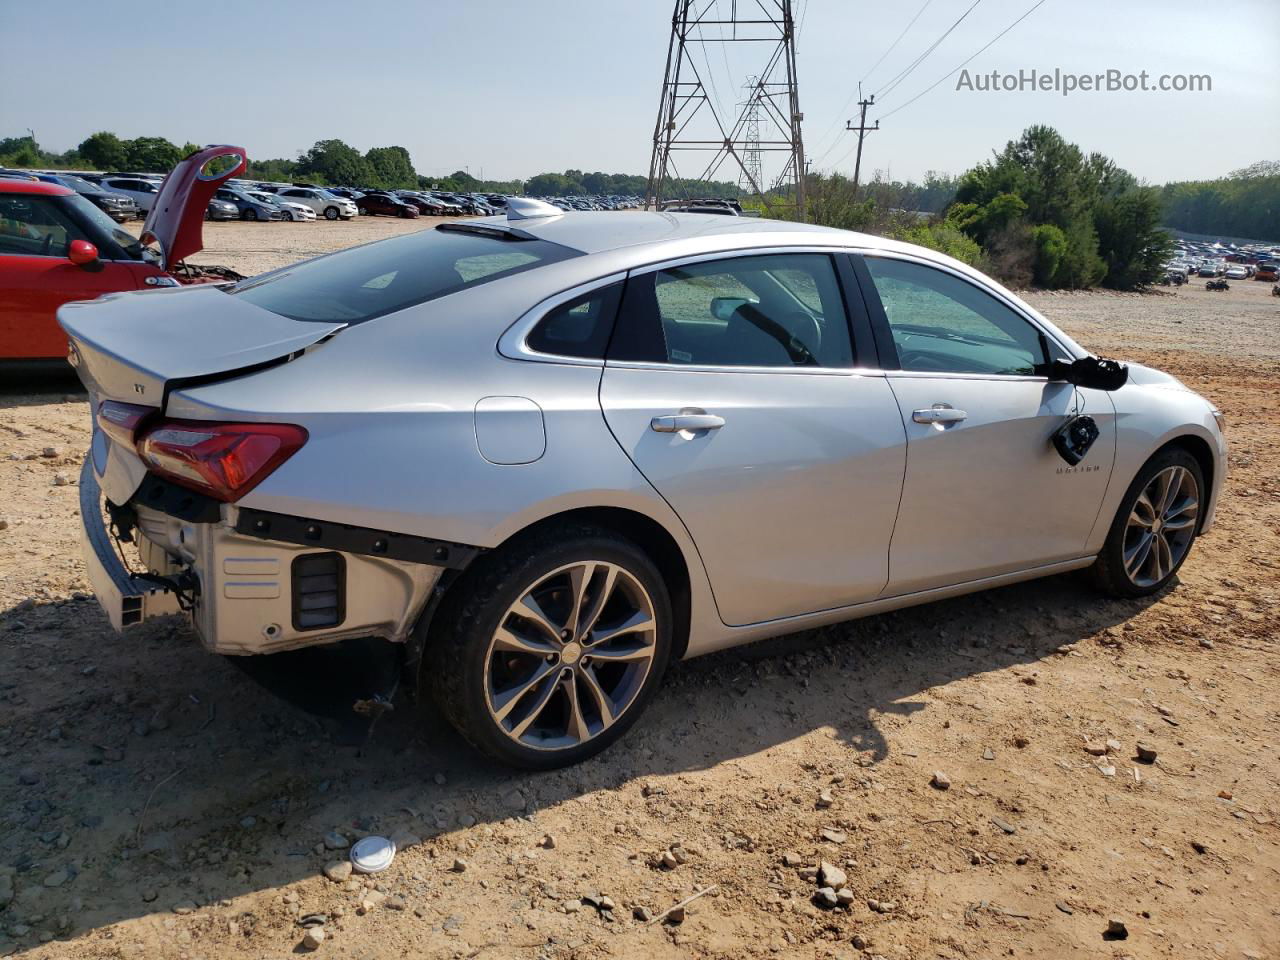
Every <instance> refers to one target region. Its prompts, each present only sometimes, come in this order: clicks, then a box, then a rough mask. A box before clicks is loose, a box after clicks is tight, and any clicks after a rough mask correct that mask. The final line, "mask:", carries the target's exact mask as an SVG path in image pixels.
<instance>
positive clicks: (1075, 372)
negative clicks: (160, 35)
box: [1044, 356, 1129, 390]
mask: <svg viewBox="0 0 1280 960" xmlns="http://www.w3.org/2000/svg"><path fill="white" fill-rule="evenodd" d="M1044 372H1045V374H1046V375H1047V376H1048V378H1049V379H1050V380H1058V381H1065V382H1066V383H1070V384H1074V385H1075V386H1077V387H1088V388H1090V389H1092V390H1119V389H1120V388H1121V387H1123V386H1124V385H1125V384H1126V383H1128V382H1129V368H1128V367H1126V366H1125V365H1124V364H1123V363H1121V362H1120V361H1118V360H1108V359H1106V358H1105V357H1093V356H1089V357H1080V358H1079V359H1078V360H1073V361H1071V362H1070V363H1068V362H1067V361H1065V360H1054V361H1053V362H1051V363H1048V364H1046V365H1045V371H1044Z"/></svg>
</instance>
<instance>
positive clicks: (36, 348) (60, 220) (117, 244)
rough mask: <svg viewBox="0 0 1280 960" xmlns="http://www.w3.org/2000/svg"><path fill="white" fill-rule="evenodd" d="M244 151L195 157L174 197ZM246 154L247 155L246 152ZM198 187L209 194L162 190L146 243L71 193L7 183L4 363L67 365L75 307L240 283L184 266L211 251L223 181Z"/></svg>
mask: <svg viewBox="0 0 1280 960" xmlns="http://www.w3.org/2000/svg"><path fill="white" fill-rule="evenodd" d="M236 150H238V148H234V147H220V148H216V149H215V151H214V152H209V151H205V152H203V153H199V154H194V155H193V156H192V157H188V158H187V159H186V160H184V161H182V163H180V164H179V165H178V167H177V168H176V169H175V171H174V173H173V174H171V175H170V179H171V180H172V181H173V190H174V191H177V190H178V188H179V186H182V185H183V184H184V183H185V179H186V178H187V177H189V176H190V177H194V176H195V174H193V173H192V172H191V170H192V167H193V165H195V169H196V170H199V169H200V168H199V166H198V164H202V163H204V162H205V160H206V159H209V158H212V157H215V156H226V155H227V154H228V153H229V152H233V151H236ZM237 156H238V157H240V158H243V151H240V152H239V153H238V154H237ZM202 158H203V159H202ZM174 178H176V179H174ZM198 183H199V189H195V188H191V187H187V186H183V189H182V196H181V198H178V199H176V200H175V199H174V198H173V196H172V194H167V193H166V192H165V190H164V189H162V190H160V191H158V192H157V194H156V196H157V198H158V199H157V203H158V205H157V206H155V207H153V209H152V211H151V213H149V214H148V215H147V220H146V222H145V223H144V224H143V228H142V240H139V239H138V238H137V237H134V236H133V235H132V234H131V233H129V232H127V231H125V230H122V229H120V228H119V227H118V226H116V224H115V223H114V222H113V221H112V220H111V219H110V218H109V217H108V215H107V214H106V213H104V212H103V211H102V210H101V209H100V208H98V207H96V206H94V205H93V204H92V203H91V202H89V200H87V199H86V198H85V197H84V196H83V195H81V194H78V193H76V192H75V191H73V190H72V189H70V188H69V187H65V186H62V185H60V184H53V183H44V182H41V181H36V180H9V179H0V360H5V361H17V362H20V363H29V362H30V361H35V360H62V359H63V358H65V357H66V356H67V339H66V337H65V336H64V335H63V333H62V331H61V330H60V329H59V328H58V325H57V322H56V319H55V311H56V310H57V308H58V307H60V306H62V305H63V304H64V303H67V302H69V301H73V300H92V299H93V298H95V297H98V296H101V295H103V294H107V293H115V292H118V291H122V290H146V289H150V288H155V287H166V286H168V287H176V286H179V285H180V284H192V283H204V282H207V281H209V280H211V279H217V280H225V279H228V278H238V277H239V274H236V273H232V272H230V271H226V270H221V269H218V270H211V269H208V268H195V267H186V266H185V265H182V264H181V261H182V260H183V259H184V258H186V257H188V256H190V255H191V254H193V253H196V252H197V251H199V250H200V248H201V246H202V238H201V226H202V218H203V217H204V216H205V215H206V212H207V210H208V206H209V204H210V203H212V202H213V201H212V200H211V194H212V192H213V190H214V189H215V188H216V186H217V183H218V181H217V179H216V178H215V179H206V180H200V181H198ZM152 245H153V246H154V247H155V249H152Z"/></svg>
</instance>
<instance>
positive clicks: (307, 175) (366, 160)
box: [0, 130, 739, 197]
mask: <svg viewBox="0 0 1280 960" xmlns="http://www.w3.org/2000/svg"><path fill="white" fill-rule="evenodd" d="M199 149H200V147H199V146H198V145H197V144H194V143H188V144H185V145H183V146H181V147H179V146H178V145H177V144H174V143H171V142H170V141H168V140H166V139H165V138H163V137H138V138H136V139H133V140H126V139H122V138H121V137H118V136H116V134H114V133H111V132H110V131H105V130H103V131H99V132H97V133H94V134H92V135H90V136H89V137H86V138H85V139H84V140H83V141H82V142H81V143H80V145H79V146H77V147H76V148H75V149H72V150H68V151H66V152H65V153H53V152H50V151H46V150H42V149H41V148H40V146H39V144H37V143H36V142H35V140H34V139H33V138H32V137H30V136H27V137H9V138H4V139H0V166H12V167H52V168H56V169H60V170H104V171H120V170H133V171H138V172H149V173H167V172H168V171H169V170H171V169H173V167H174V165H175V164H177V162H178V161H179V160H181V159H182V158H183V157H185V156H186V155H187V154H189V153H192V152H193V151H196V150H199ZM246 176H248V177H249V178H250V179H254V180H266V181H280V182H285V183H290V182H294V181H306V182H308V183H320V184H328V185H332V186H339V185H344V186H354V187H374V188H380V189H383V190H394V189H407V190H413V189H429V188H432V187H437V188H439V189H441V190H456V191H461V192H486V193H525V194H528V195H530V196H535V197H550V196H573V195H583V194H590V195H598V194H604V195H614V194H618V195H627V196H632V195H634V196H643V195H644V192H645V185H646V180H645V177H643V176H641V175H640V174H628V173H603V172H600V171H595V172H591V173H586V172H584V171H582V170H565V171H564V172H563V173H552V172H547V173H539V174H537V175H535V176H533V177H530V178H529V179H528V180H526V181H523V182H521V181H519V180H480V179H477V178H476V177H473V176H471V174H469V173H467V172H466V171H465V170H458V171H455V172H454V173H452V174H450V175H449V176H447V177H428V176H424V175H422V174H419V173H418V172H417V171H416V170H415V169H414V166H413V158H412V157H411V156H410V155H409V151H408V150H407V149H405V148H404V147H401V146H386V147H371V148H370V149H369V150H367V151H365V152H364V153H361V152H360V151H359V150H357V149H356V148H355V147H353V146H351V145H350V144H348V143H346V142H344V141H342V140H339V139H331V140H317V141H316V142H315V143H314V144H313V145H312V146H311V147H310V148H309V149H307V150H303V151H300V152H299V154H298V156H297V158H296V159H293V160H290V159H286V158H284V157H275V158H271V159H266V160H255V159H254V158H253V157H252V156H251V157H250V158H249V168H248V171H247V173H246ZM664 193H665V195H667V196H672V197H678V196H694V197H736V196H738V194H739V190H738V188H737V186H736V185H735V184H733V183H721V182H710V181H701V180H684V179H677V180H668V181H667V183H666V184H665V186H664Z"/></svg>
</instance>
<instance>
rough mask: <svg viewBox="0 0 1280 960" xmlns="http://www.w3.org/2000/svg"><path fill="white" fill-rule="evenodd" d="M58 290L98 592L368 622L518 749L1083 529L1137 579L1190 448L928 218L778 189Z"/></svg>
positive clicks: (1163, 534)
mask: <svg viewBox="0 0 1280 960" xmlns="http://www.w3.org/2000/svg"><path fill="white" fill-rule="evenodd" d="M362 199H367V198H362ZM59 317H60V321H61V323H62V326H63V327H64V329H65V330H66V331H67V333H68V334H69V335H70V337H71V339H72V344H73V350H72V355H73V358H74V365H75V366H76V368H77V370H78V372H79V375H80V377H81V379H82V380H83V382H84V383H85V385H86V386H87V388H88V390H89V392H90V395H91V401H92V404H91V409H92V410H93V411H94V425H93V426H94V433H93V440H92V448H91V451H90V454H89V456H88V458H87V459H86V462H85V467H84V471H83V474H82V480H81V511H80V512H81V515H82V518H83V523H84V534H83V538H84V543H85V544H86V557H87V561H88V567H89V577H90V579H91V581H92V583H93V585H94V588H95V590H96V592H97V595H98V598H99V600H100V601H101V603H102V605H103V607H104V609H105V610H106V611H107V613H108V615H109V617H110V619H111V621H112V623H113V624H114V625H115V626H116V627H117V628H122V627H124V626H127V625H129V624H133V623H138V622H142V621H144V620H146V619H148V618H150V617H152V616H156V615H160V614H164V613H168V612H174V611H177V610H178V609H179V608H181V609H182V610H185V611H187V612H188V613H189V616H190V618H191V621H192V623H193V624H194V627H195V630H196V631H197V633H198V634H199V636H200V637H201V639H202V641H203V643H204V645H205V646H206V647H207V648H208V649H209V650H211V651H215V652H218V653H223V654H239V655H245V654H265V653H271V652H273V651H279V650H288V649H293V648H298V647H304V646H308V645H312V644H326V643H332V642H335V641H338V640H342V639H346V638H364V637H377V638H382V639H384V640H387V641H392V642H393V643H395V644H397V645H399V646H398V647H397V649H399V650H401V651H402V653H403V665H404V669H405V671H406V676H407V677H408V678H410V679H411V680H412V681H413V682H415V683H420V684H421V685H422V686H423V687H424V688H426V689H428V690H430V691H431V692H433V693H434V696H435V699H436V700H437V701H438V703H439V704H440V706H441V707H442V709H443V711H444V713H445V714H446V715H447V716H448V717H449V719H450V720H451V721H452V723H453V724H454V725H456V726H457V728H458V729H459V730H460V731H461V732H462V733H463V735H464V736H465V737H466V738H467V739H468V740H469V741H470V742H471V743H473V744H474V745H475V746H477V747H479V748H480V749H481V750H483V751H485V752H486V753H488V754H490V755H492V756H493V757H496V758H498V759H499V760H502V761H504V762H506V763H509V764H513V765H517V766H522V767H529V768H546V767H555V766H559V765H563V764H566V763H572V762H575V761H579V760H582V759H583V758H585V757H588V756H590V755H592V754H594V753H596V752H598V751H599V750H601V749H603V748H604V747H606V746H607V745H608V744H610V743H611V742H613V741H615V740H616V739H617V738H618V737H619V736H621V734H622V733H623V732H624V731H625V730H626V729H627V728H628V727H629V726H630V725H631V724H632V723H634V722H635V720H636V719H637V716H638V715H639V714H640V712H641V710H642V709H643V708H644V707H645V705H646V704H647V703H648V702H649V701H650V700H651V699H652V698H653V696H654V692H655V690H656V689H657V687H658V685H659V682H660V681H661V679H662V676H663V673H664V671H665V670H666V668H667V665H668V664H669V662H670V661H672V660H673V659H679V658H683V657H691V656H695V655H699V654H705V653H709V652H711V651H714V650H720V649H723V648H726V647H731V646H734V645H736V644H741V643H745V642H747V641H750V640H755V639H758V638H762V637H767V636H772V635H777V634H782V633H789V632H792V631H796V630H802V629H806V628H811V627H818V626H821V625H824V624H829V623H832V622H835V621H840V620H846V619H849V618H852V617H859V616H865V615H868V614H874V613H880V612H883V611H888V610H893V609H897V608H900V607H906V606H910V605H914V604H919V603H924V602H927V601H931V600H936V599H940V598H944V597H951V596H955V595H958V594H962V593H968V592H970V591H975V590H982V589H986V588H990V587H997V586H1001V585H1004V584H1010V583H1014V582H1017V581H1022V580H1027V579H1030V578H1034V577H1042V576H1046V575H1050V574H1058V573H1065V572H1067V571H1073V570H1082V569H1086V568H1087V569H1088V570H1089V573H1090V575H1091V576H1092V578H1093V580H1094V581H1095V582H1096V583H1097V584H1098V585H1099V586H1100V587H1102V588H1103V589H1105V590H1106V591H1109V592H1110V593H1113V594H1117V595H1119V596H1124V597H1140V596H1145V595H1148V594H1152V593H1155V592H1157V591H1159V590H1161V589H1164V588H1165V587H1166V586H1167V585H1168V584H1170V582H1171V581H1172V579H1173V578H1174V576H1175V575H1176V573H1177V571H1178V569H1179V567H1180V565H1181V564H1182V563H1183V561H1184V560H1185V559H1186V557H1187V554H1188V552H1189V551H1190V550H1191V547H1192V544H1193V542H1194V540H1195V538H1196V537H1197V535H1198V534H1200V533H1202V532H1204V531H1205V530H1207V529H1208V528H1209V526H1210V524H1211V523H1212V521H1213V516H1214V511H1215V505H1216V503H1217V500H1218V495H1219V491H1220V490H1221V489H1222V484H1223V473H1224V470H1225V464H1226V457H1225V452H1226V444H1225V440H1224V437H1223V432H1222V428H1221V423H1220V414H1219V412H1218V411H1217V410H1216V409H1215V408H1214V407H1213V406H1212V405H1211V404H1210V403H1208V402H1207V401H1206V400H1204V399H1203V398H1201V397H1200V396H1198V395H1196V394H1195V393H1192V392H1191V391H1190V390H1188V389H1187V388H1186V387H1185V386H1183V385H1182V384H1181V383H1179V382H1178V381H1177V380H1175V379H1174V378H1173V377H1171V376H1168V375H1167V374H1164V373H1161V372H1159V371H1157V370H1154V369H1150V368H1147V367H1144V366H1138V365H1130V366H1128V367H1124V366H1122V365H1120V364H1118V363H1116V362H1114V361H1104V360H1100V359H1099V358H1096V357H1091V356H1090V355H1089V354H1088V353H1087V352H1086V351H1085V350H1084V349H1083V348H1082V347H1080V346H1079V345H1078V344H1076V343H1075V342H1074V341H1072V340H1071V338H1069V337H1068V336H1066V335H1065V334H1064V333H1063V332H1062V331H1060V330H1059V329H1058V328H1057V327H1055V326H1054V325H1053V324H1052V323H1050V322H1049V321H1048V320H1047V319H1045V318H1044V317H1043V316H1041V315H1040V314H1039V313H1037V312H1036V311H1035V310H1034V309H1032V308H1031V307H1029V306H1028V305H1027V304H1026V303H1024V302H1023V301H1022V300H1020V299H1019V298H1018V297H1016V296H1015V295H1014V294H1012V293H1010V292H1009V291H1008V290H1006V289H1004V288H1003V287H1001V286H1000V285H998V284H996V283H995V282H993V281H992V280H990V279H988V278H987V277H985V276H983V275H982V274H980V273H978V272H977V271H975V270H973V269H972V268H970V267H968V266H966V265H964V264H962V263H960V262H958V261H955V260H952V259H950V258H948V257H946V256H944V255H942V254H939V253H936V252H934V251H932V250H927V249H924V248H921V247H916V246H912V245H909V244H904V243H900V242H896V241H892V240H887V239H884V238H881V237H874V236H869V235H864V234H858V233H849V232H845V231H841V230H832V229H827V228H822V227H815V226H810V225H805V224H798V223H787V222H781V221H774V220H763V219H758V218H740V217H725V216H719V215H695V214H659V213H610V212H603V213H591V214H577V213H568V214H564V213H562V212H561V211H560V210H558V209H557V208H555V207H552V206H550V205H548V204H544V203H540V202H538V201H532V200H523V199H522V200H515V199H513V200H511V201H510V202H509V204H508V211H507V215H506V217H505V218H496V217H495V218H488V219H484V220H475V221H466V222H462V221H452V222H449V223H445V224H441V225H439V226H437V227H435V228H434V229H427V230H422V231H418V232H414V233H410V234H405V235H401V236H397V237H394V238H389V239H386V240H382V241H380V242H377V243H371V244H366V245H364V246H360V247H355V248H353V249H349V250H345V251H342V252H339V253H334V254H331V255H328V256H323V257H319V258H316V259H313V260H309V261H307V262H304V263H298V264H294V265H292V266H288V267H285V268H283V269H280V270H277V271H274V272H272V273H267V274H264V275H262V276H258V277H254V278H252V279H249V280H245V281H242V282H239V283H236V284H233V285H229V286H224V287H220V288H204V289H184V290H172V291H167V290H161V291H157V292H154V293H146V294H136V295H135V294H127V295H120V296H115V297H109V298H105V299H103V300H100V301H98V302H95V303H92V304H73V305H69V306H66V307H64V308H63V309H62V310H61V311H60V312H59ZM103 495H105V496H103ZM100 498H101V499H100ZM104 510H105V512H106V517H107V518H109V523H107V522H106V521H105V520H104ZM108 530H110V531H112V532H111V533H108ZM116 538H118V539H119V540H120V541H123V542H132V543H134V544H136V547H135V548H134V549H132V551H131V552H130V553H129V554H127V555H126V556H128V558H129V562H130V563H131V564H132V565H133V567H134V569H133V570H130V569H127V568H126V567H125V566H124V565H123V564H122V561H121V558H120V554H118V553H117V549H116V548H117V546H118V544H117V543H114V542H113V539H116Z"/></svg>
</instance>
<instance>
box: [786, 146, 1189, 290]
mask: <svg viewBox="0 0 1280 960" xmlns="http://www.w3.org/2000/svg"><path fill="white" fill-rule="evenodd" d="M1166 189H1167V188H1166ZM806 190H807V192H808V196H809V216H810V219H814V220H816V221H817V222H819V223H826V224H829V225H831V226H838V227H844V228H845V229H852V230H862V231H866V232H873V233H880V234H883V235H887V236H891V237H894V238H895V239H901V240H906V241H908V242H910V243H916V244H920V245H922V246H926V247H930V248H932V249H935V250H940V251H941V252H943V253H946V254H948V255H949V256H953V257H956V258H957V259H959V260H963V261H964V262H966V263H969V264H972V265H975V266H978V267H979V268H981V269H983V270H984V271H985V272H987V273H990V274H992V275H993V276H995V277H997V278H999V279H1000V280H1003V281H1005V282H1007V283H1010V284H1012V285H1014V286H1029V285H1031V284H1033V283H1034V284H1035V285H1037V286H1041V287H1048V288H1064V289H1080V288H1085V287H1092V286H1096V285H1098V284H1102V285H1103V286H1108V287H1113V288H1115V289H1119V290H1133V289H1139V288H1142V287H1145V286H1147V285H1149V284H1152V283H1154V282H1155V281H1156V280H1157V279H1159V277H1160V275H1161V274H1162V272H1163V269H1164V263H1165V261H1166V260H1167V259H1168V257H1169V256H1170V254H1171V252H1172V238H1171V237H1170V235H1169V233H1168V231H1166V230H1164V229H1162V228H1161V223H1162V217H1163V207H1162V194H1161V191H1160V190H1159V189H1157V188H1155V187H1150V186H1145V185H1142V184H1140V183H1139V182H1138V180H1137V179H1136V178H1135V177H1134V176H1133V175H1132V174H1130V173H1129V172H1127V171H1125V170H1122V169H1121V168H1120V167H1118V166H1117V165H1116V164H1115V162H1114V161H1112V160H1111V159H1109V158H1107V157H1105V156H1103V155H1102V154H1100V153H1090V154H1085V153H1084V152H1083V151H1082V150H1081V149H1080V148H1079V147H1078V146H1076V145H1075V144H1073V143H1068V142H1067V141H1066V140H1065V139H1063V137H1062V135H1061V134H1059V133H1058V132H1057V131H1056V130H1054V129H1053V128H1051V127H1046V126H1033V127H1029V128H1028V129H1027V130H1026V131H1024V132H1023V134H1022V136H1020V137H1019V138H1018V139H1017V140H1010V141H1009V142H1008V143H1007V144H1006V145H1005V147H1004V149H1003V150H1002V151H1001V152H999V153H997V154H996V155H995V156H994V157H993V158H992V159H991V160H989V161H986V162H984V163H980V164H978V165H977V166H975V167H973V168H972V169H970V170H968V171H966V172H965V173H964V174H963V175H962V176H960V177H959V178H957V179H952V178H948V177H945V176H942V175H939V174H930V175H929V176H927V177H926V182H925V184H924V185H914V184H897V183H888V182H885V181H882V180H880V179H879V178H875V179H873V180H872V182H871V183H869V184H867V185H865V186H864V187H863V188H862V189H860V190H859V191H858V193H857V194H856V195H855V193H854V191H853V189H852V184H851V183H850V182H849V181H848V180H847V179H846V178H844V177H841V176H839V175H836V176H814V177H810V178H809V180H807V181H806ZM948 190H950V192H951V196H950V197H949V198H948V197H947V196H946V194H947V192H948ZM922 197H928V198H929V201H928V202H929V206H925V204H924V203H922V202H920V201H919V199H917V200H916V203H915V205H912V204H911V201H912V199H913V198H922Z"/></svg>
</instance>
